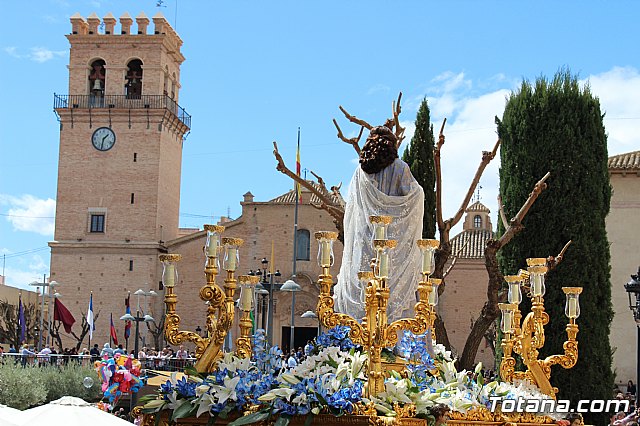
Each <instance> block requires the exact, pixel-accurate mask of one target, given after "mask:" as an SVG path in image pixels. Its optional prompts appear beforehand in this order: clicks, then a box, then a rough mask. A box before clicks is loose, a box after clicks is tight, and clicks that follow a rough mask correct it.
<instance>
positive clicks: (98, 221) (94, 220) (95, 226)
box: [90, 214, 104, 232]
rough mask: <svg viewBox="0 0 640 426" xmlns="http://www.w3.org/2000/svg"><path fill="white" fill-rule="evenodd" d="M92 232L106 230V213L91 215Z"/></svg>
mask: <svg viewBox="0 0 640 426" xmlns="http://www.w3.org/2000/svg"><path fill="white" fill-rule="evenodd" d="M90 231H91V232H104V215H103V214H92V215H91V228H90Z"/></svg>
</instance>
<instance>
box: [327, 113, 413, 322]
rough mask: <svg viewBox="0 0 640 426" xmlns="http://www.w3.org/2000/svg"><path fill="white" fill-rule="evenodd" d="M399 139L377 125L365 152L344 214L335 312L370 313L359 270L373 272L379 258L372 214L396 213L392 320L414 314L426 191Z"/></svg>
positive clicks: (392, 234)
mask: <svg viewBox="0 0 640 426" xmlns="http://www.w3.org/2000/svg"><path fill="white" fill-rule="evenodd" d="M397 146H398V139H397V137H396V135H395V134H394V133H393V132H392V131H391V129H389V128H388V127H386V126H379V127H374V128H373V129H371V132H370V133H369V137H368V138H367V141H366V143H365V145H364V147H363V148H362V151H361V153H360V165H359V166H358V167H357V168H356V171H355V173H354V174H353V178H352V179H351V184H350V185H349V194H348V197H347V203H346V208H345V214H344V251H343V255H342V264H341V267H340V273H339V274H338V279H337V284H336V286H335V287H334V295H335V310H336V312H342V313H345V314H349V315H351V316H352V317H354V318H363V317H364V291H365V289H364V288H363V287H362V285H361V283H360V282H359V281H358V272H359V271H370V270H371V268H370V266H369V264H370V261H371V259H372V258H374V257H375V254H374V251H373V247H372V234H373V225H371V223H370V222H369V216H392V217H393V222H392V223H391V224H390V225H389V226H388V228H387V238H389V239H392V240H397V241H398V245H397V247H396V248H395V249H394V250H393V251H392V252H391V262H392V264H391V268H390V275H389V279H388V281H387V283H388V287H389V290H390V297H389V304H388V309H387V313H388V317H389V320H390V321H394V320H396V319H398V318H402V317H406V316H409V315H412V313H413V307H414V305H415V302H416V296H415V292H416V290H417V287H418V269H419V259H420V250H419V249H418V247H417V246H416V240H418V239H420V238H422V216H423V213H424V191H423V190H422V187H421V186H420V185H419V184H418V182H417V181H416V180H415V178H414V177H413V175H412V174H411V170H410V169H409V166H408V165H407V163H405V162H404V161H402V160H401V159H400V158H398V147H397Z"/></svg>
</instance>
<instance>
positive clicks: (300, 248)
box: [296, 229, 310, 260]
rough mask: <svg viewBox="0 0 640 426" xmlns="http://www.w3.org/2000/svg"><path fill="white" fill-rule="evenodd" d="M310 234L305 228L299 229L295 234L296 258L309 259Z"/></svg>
mask: <svg viewBox="0 0 640 426" xmlns="http://www.w3.org/2000/svg"><path fill="white" fill-rule="evenodd" d="M309 243H310V234H309V231H308V230H307V229H300V230H298V233H297V234H296V260H309Z"/></svg>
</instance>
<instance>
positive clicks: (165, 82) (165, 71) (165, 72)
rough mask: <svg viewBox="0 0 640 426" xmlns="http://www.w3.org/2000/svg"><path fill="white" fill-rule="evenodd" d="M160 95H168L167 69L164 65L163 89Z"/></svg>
mask: <svg viewBox="0 0 640 426" xmlns="http://www.w3.org/2000/svg"><path fill="white" fill-rule="evenodd" d="M162 93H163V94H164V95H165V96H167V95H169V67H167V66H166V65H165V67H164V89H163V91H162Z"/></svg>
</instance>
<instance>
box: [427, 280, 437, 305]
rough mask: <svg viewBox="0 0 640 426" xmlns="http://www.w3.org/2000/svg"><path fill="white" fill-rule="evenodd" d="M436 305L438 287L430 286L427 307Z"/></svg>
mask: <svg viewBox="0 0 640 426" xmlns="http://www.w3.org/2000/svg"><path fill="white" fill-rule="evenodd" d="M437 304H438V286H436V285H433V284H432V285H431V291H430V292H429V305H430V306H436V305H437Z"/></svg>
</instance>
